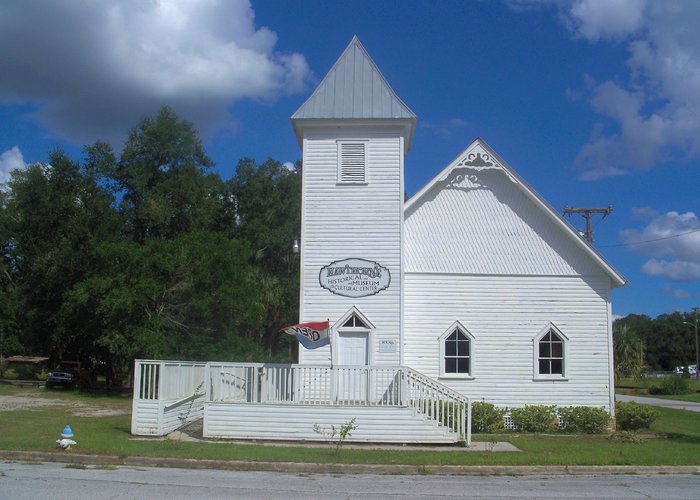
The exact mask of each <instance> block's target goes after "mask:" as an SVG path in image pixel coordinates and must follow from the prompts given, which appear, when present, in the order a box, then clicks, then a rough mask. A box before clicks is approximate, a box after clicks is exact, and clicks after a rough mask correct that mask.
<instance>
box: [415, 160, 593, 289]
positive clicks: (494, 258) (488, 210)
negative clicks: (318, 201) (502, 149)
mask: <svg viewBox="0 0 700 500" xmlns="http://www.w3.org/2000/svg"><path fill="white" fill-rule="evenodd" d="M405 231H406V250H405V255H406V263H405V264H406V268H405V270H406V271H407V272H434V273H462V274H467V273H469V274H475V273H476V274H501V275H510V274H516V275H517V274H520V275H533V274H535V275H552V276H561V275H566V276H571V275H574V276H577V275H590V274H602V271H601V268H600V266H599V264H598V263H596V262H595V261H594V260H593V259H592V258H591V256H590V255H589V253H587V252H586V251H584V249H583V248H582V247H581V243H580V242H578V241H576V239H578V238H577V237H575V236H574V237H572V235H570V234H567V233H566V232H565V231H563V230H562V226H561V224H560V223H558V221H556V220H554V219H553V218H552V216H551V214H548V213H547V211H545V210H542V208H541V207H539V206H537V205H536V204H535V203H533V201H532V199H531V198H529V197H528V196H527V195H526V192H525V191H523V189H522V186H520V185H519V184H518V183H517V182H514V181H513V180H512V178H511V177H509V175H507V173H506V172H505V171H504V170H502V169H496V168H493V169H486V170H474V171H470V172H468V175H465V173H464V171H463V169H455V170H454V171H453V173H452V174H450V175H449V176H448V177H447V179H446V180H445V182H443V183H438V184H437V185H435V187H434V188H433V189H432V190H431V191H429V192H428V193H425V194H424V195H423V197H422V199H419V200H417V201H416V202H415V203H414V204H413V205H411V207H410V208H409V210H408V211H407V213H406V221H405Z"/></svg>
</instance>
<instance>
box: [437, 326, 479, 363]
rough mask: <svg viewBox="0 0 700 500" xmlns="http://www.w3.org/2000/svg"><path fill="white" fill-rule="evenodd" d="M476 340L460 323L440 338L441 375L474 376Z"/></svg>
mask: <svg viewBox="0 0 700 500" xmlns="http://www.w3.org/2000/svg"><path fill="white" fill-rule="evenodd" d="M473 340H474V338H473V337H472V335H471V334H470V333H469V331H468V330H467V329H466V328H464V327H463V326H462V325H461V324H460V323H459V322H458V321H457V322H455V323H454V324H453V325H452V326H451V327H450V328H448V329H447V331H446V332H445V333H444V334H443V335H442V336H441V337H440V375H441V376H443V377H469V376H471V374H472V370H473V367H472V354H473V353H472V351H473V345H472V344H473Z"/></svg>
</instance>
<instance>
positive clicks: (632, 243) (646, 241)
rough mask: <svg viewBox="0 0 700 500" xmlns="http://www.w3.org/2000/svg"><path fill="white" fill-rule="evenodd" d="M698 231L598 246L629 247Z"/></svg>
mask: <svg viewBox="0 0 700 500" xmlns="http://www.w3.org/2000/svg"><path fill="white" fill-rule="evenodd" d="M698 231H700V229H692V230H690V231H686V232H685V233H678V234H672V235H671V236H663V237H661V238H654V239H652V240H642V241H633V242H631V243H618V244H616V245H599V246H600V248H613V247H631V246H634V245H643V244H645V243H653V242H655V241H663V240H670V239H671V238H678V237H680V236H685V235H686V234H692V233H697V232H698Z"/></svg>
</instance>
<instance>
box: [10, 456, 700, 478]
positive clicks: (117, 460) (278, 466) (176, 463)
mask: <svg viewBox="0 0 700 500" xmlns="http://www.w3.org/2000/svg"><path fill="white" fill-rule="evenodd" d="M0 460H5V461H14V462H18V461H22V462H57V463H66V464H79V465H85V466H88V465H95V466H104V465H115V466H117V465H122V466H131V467H171V468H176V469H218V470H232V471H267V472H287V473H292V474H382V475H408V474H429V475H430V474H432V475H445V476H446V475H449V476H544V475H547V476H551V475H557V476H561V475H614V474H700V465H532V466H518V465H513V466H510V465H374V464H316V463H302V462H244V461H238V460H194V459H183V458H163V457H117V456H113V455H84V454H78V453H70V452H68V453H66V452H62V453H48V452H41V451H0Z"/></svg>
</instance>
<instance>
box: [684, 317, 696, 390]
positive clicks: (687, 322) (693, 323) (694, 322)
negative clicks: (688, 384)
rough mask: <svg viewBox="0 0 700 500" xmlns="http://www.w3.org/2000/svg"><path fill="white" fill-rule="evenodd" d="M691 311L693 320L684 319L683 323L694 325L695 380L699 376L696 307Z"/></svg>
mask: <svg viewBox="0 0 700 500" xmlns="http://www.w3.org/2000/svg"><path fill="white" fill-rule="evenodd" d="M693 313H694V316H695V321H693V322H692V323H691V322H689V321H684V322H683V324H684V325H688V326H690V325H694V326H695V380H698V377H700V363H698V308H697V307H693Z"/></svg>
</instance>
